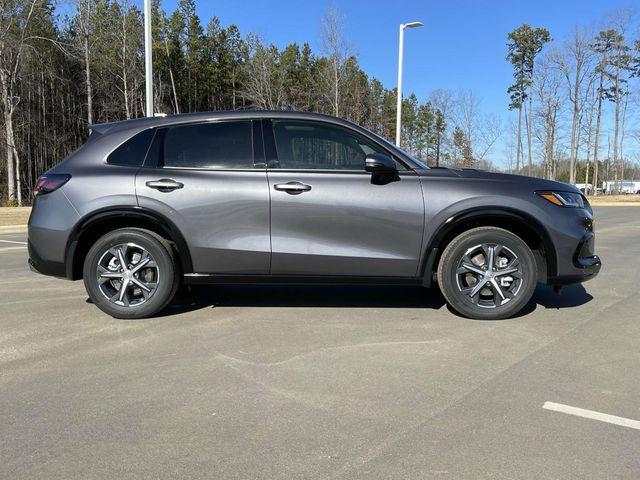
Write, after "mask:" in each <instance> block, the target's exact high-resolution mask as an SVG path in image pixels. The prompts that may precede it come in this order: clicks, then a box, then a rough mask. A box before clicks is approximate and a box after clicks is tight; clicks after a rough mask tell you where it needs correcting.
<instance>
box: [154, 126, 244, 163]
mask: <svg viewBox="0 0 640 480" xmlns="http://www.w3.org/2000/svg"><path fill="white" fill-rule="evenodd" d="M163 150H164V153H163V159H164V166H165V167H187V168H214V169H226V168H253V148H252V138H251V122H250V121H237V122H216V123H200V124H196V125H178V126H175V127H170V128H168V129H167V130H166V133H165V136H164V149H163Z"/></svg>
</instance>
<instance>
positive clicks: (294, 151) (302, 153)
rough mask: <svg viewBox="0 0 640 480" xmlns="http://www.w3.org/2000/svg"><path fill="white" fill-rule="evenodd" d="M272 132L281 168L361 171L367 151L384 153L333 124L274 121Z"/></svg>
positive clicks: (361, 138) (358, 136) (368, 152)
mask: <svg viewBox="0 0 640 480" xmlns="http://www.w3.org/2000/svg"><path fill="white" fill-rule="evenodd" d="M273 131H274V134H275V140H276V148H277V151H278V163H279V168H283V169H305V170H307V169H311V170H352V171H353V170H355V171H364V170H365V168H364V164H365V158H366V156H367V155H368V154H370V153H373V152H380V153H386V152H384V150H382V149H381V148H380V147H378V146H377V145H375V144H374V143H372V142H370V141H368V140H367V139H365V138H364V137H362V136H360V135H358V134H355V133H352V132H350V131H349V130H348V129H346V128H343V127H338V126H335V125H329V124H324V123H319V122H308V121H294V120H274V121H273ZM398 168H401V169H402V168H403V167H402V166H400V165H398Z"/></svg>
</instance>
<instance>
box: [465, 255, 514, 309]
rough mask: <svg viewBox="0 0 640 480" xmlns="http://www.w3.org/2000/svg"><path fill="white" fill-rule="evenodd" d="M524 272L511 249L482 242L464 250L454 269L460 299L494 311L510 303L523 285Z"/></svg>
mask: <svg viewBox="0 0 640 480" xmlns="http://www.w3.org/2000/svg"><path fill="white" fill-rule="evenodd" d="M523 280H524V273H523V269H522V265H521V263H520V260H519V259H518V256H517V255H516V254H515V253H514V252H513V250H511V249H509V248H507V247H506V246H504V245H500V244H496V243H482V244H478V245H475V246H473V247H471V248H469V249H467V250H466V252H465V253H464V254H463V255H462V257H461V258H460V260H459V262H458V265H457V270H456V282H457V286H458V289H459V291H460V292H461V293H462V295H463V297H464V298H465V299H466V300H467V301H469V302H471V303H472V304H473V305H475V306H478V307H482V308H497V307H500V306H502V305H504V304H506V303H508V302H510V301H511V300H513V299H514V298H515V297H516V296H517V295H518V293H519V292H520V289H521V287H522V285H523Z"/></svg>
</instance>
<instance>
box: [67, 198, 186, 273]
mask: <svg viewBox="0 0 640 480" xmlns="http://www.w3.org/2000/svg"><path fill="white" fill-rule="evenodd" d="M126 227H136V228H144V229H147V230H150V231H152V232H155V233H157V234H158V235H161V236H162V237H163V238H166V239H167V240H169V241H170V242H171V243H172V244H173V246H174V249H175V251H176V254H177V256H178V258H179V262H180V266H181V270H182V272H183V273H193V264H192V261H191V254H190V253H189V247H188V245H187V242H186V241H185V239H184V236H183V235H182V232H180V230H179V229H178V227H176V225H175V224H174V223H173V222H172V221H171V220H169V219H168V218H166V217H165V216H164V215H161V214H159V213H157V212H153V211H150V210H147V209H144V208H140V207H129V206H124V207H110V208H105V209H101V210H98V211H96V212H92V213H91V214H89V215H87V216H86V217H84V218H82V219H81V220H80V221H79V222H78V224H77V225H76V227H75V228H74V230H73V232H72V233H71V235H70V236H69V240H68V241H67V247H66V254H65V266H66V276H67V278H70V279H71V280H78V279H80V278H82V266H83V263H84V259H85V257H86V255H87V253H88V251H89V249H90V248H91V245H93V243H94V242H95V241H96V240H97V239H98V238H100V237H101V236H102V235H104V234H105V233H107V232H109V231H112V230H115V229H118V228H126Z"/></svg>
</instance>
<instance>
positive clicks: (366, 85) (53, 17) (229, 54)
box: [0, 0, 640, 205]
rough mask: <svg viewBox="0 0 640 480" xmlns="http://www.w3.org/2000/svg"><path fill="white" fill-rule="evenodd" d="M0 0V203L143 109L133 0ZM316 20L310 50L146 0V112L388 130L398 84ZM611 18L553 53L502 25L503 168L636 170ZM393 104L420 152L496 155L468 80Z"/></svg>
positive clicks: (626, 76)
mask: <svg viewBox="0 0 640 480" xmlns="http://www.w3.org/2000/svg"><path fill="white" fill-rule="evenodd" d="M0 7H1V14H0V97H1V98H0V109H1V110H2V117H1V119H0V122H1V123H0V158H2V159H3V161H2V162H0V179H1V180H2V181H1V182H0V202H2V204H9V205H17V204H28V203H29V202H30V200H31V192H32V190H33V186H34V185H35V183H36V181H37V179H38V177H39V176H40V175H41V174H42V173H43V172H44V171H46V170H47V169H48V168H50V167H51V166H53V165H55V164H56V163H58V162H59V161H61V160H62V159H63V158H64V157H65V156H67V155H68V154H69V153H71V152H72V151H73V150H75V149H76V148H77V147H78V146H79V145H81V144H82V143H83V142H84V141H85V140H86V138H87V135H88V134H89V129H88V126H89V125H91V124H94V123H102V122H110V121H116V120H122V119H129V118H136V117H140V116H143V115H144V112H145V95H144V83H145V82H144V41H143V33H144V32H143V22H142V13H141V11H140V9H139V8H138V6H137V5H136V4H134V3H133V2H132V1H131V0H75V3H73V5H72V8H70V9H64V10H60V9H59V8H56V5H55V4H54V3H53V2H51V1H49V0H0ZM321 21H322V25H321V26H322V28H321V42H320V48H319V50H317V51H314V50H312V48H311V46H310V45H309V44H308V43H305V44H302V45H300V44H296V43H292V44H290V45H286V46H284V47H282V48H278V47H277V46H275V45H272V44H270V43H268V42H266V41H265V40H264V39H262V38H260V37H258V36H256V35H253V34H250V33H247V34H243V33H242V32H241V31H240V29H239V28H238V27H237V26H235V25H226V26H225V25H222V24H221V22H220V20H219V19H218V18H216V17H213V18H211V19H209V20H208V22H207V23H206V24H203V23H202V21H201V19H200V18H199V16H198V15H197V14H196V3H195V0H180V1H179V2H178V5H177V8H176V9H175V10H174V11H173V12H170V13H169V12H166V11H165V10H164V9H163V7H162V5H161V2H160V0H153V2H152V38H153V59H154V78H153V82H154V99H153V102H154V110H155V111H156V112H164V113H168V114H172V113H185V112H194V111H205V110H233V109H249V108H255V109H290V110H304V111H316V112H322V113H328V114H331V115H336V116H340V117H344V118H346V119H348V120H351V121H353V122H355V123H358V124H360V125H363V126H364V127H366V128H369V129H370V130H373V131H374V132H376V133H378V134H380V135H382V136H383V137H385V138H387V139H389V140H392V139H393V138H394V137H395V117H396V92H395V89H393V88H388V87H386V86H385V85H383V84H382V82H380V81H379V80H378V79H376V78H375V77H372V76H370V75H368V74H367V73H366V72H365V71H364V70H363V69H362V68H361V67H360V65H359V62H358V57H357V55H356V54H355V53H354V51H353V48H352V46H351V45H350V44H349V42H348V41H347V40H346V35H345V31H344V25H345V23H344V20H343V17H342V14H341V13H340V12H339V11H338V10H336V9H335V8H329V10H328V11H327V13H326V15H325V16H324V18H323V19H322V20H321ZM629 25H630V23H629V22H628V24H627V26H626V28H627V29H628V28H629ZM609 30H612V31H615V32H616V33H615V35H614V34H609V33H603V35H605V36H604V37H602V38H600V34H601V33H602V32H600V33H598V34H597V35H591V34H590V33H587V32H586V31H582V30H580V31H578V30H576V32H580V33H579V34H578V33H576V36H577V37H576V39H574V41H573V42H569V41H568V43H567V46H566V47H563V48H562V49H557V50H556V49H553V53H551V49H549V48H547V47H548V45H547V44H548V43H550V42H551V36H550V34H549V33H548V32H546V30H544V29H539V28H533V27H529V26H527V25H523V26H522V27H519V28H518V29H516V30H514V32H512V33H511V34H509V38H508V39H507V40H508V44H507V48H508V60H509V61H511V62H512V64H513V65H514V80H515V82H514V85H513V87H511V88H510V89H509V95H510V96H511V105H510V106H511V108H513V109H514V110H517V112H518V118H519V119H520V121H519V122H518V128H513V129H512V130H513V131H514V133H513V135H510V137H513V138H514V139H517V141H514V142H511V143H514V146H513V147H510V148H509V149H508V150H509V151H508V152H503V153H505V155H506V157H508V159H509V162H510V165H508V169H509V170H510V171H513V172H519V173H528V174H531V175H540V176H547V177H549V178H560V179H564V177H563V176H564V175H565V173H566V172H567V171H568V172H570V173H569V174H568V178H567V179H566V181H569V180H571V181H575V180H579V179H581V178H582V177H580V178H579V177H578V176H576V175H577V174H580V175H584V173H583V172H584V171H585V168H581V165H582V164H583V163H584V162H585V161H586V165H592V167H591V170H592V171H593V173H591V175H592V178H593V177H594V176H596V175H597V173H596V171H599V172H600V177H599V178H609V177H607V175H609V173H611V172H614V171H615V172H616V174H619V175H621V176H624V175H625V174H624V169H626V172H627V173H629V171H630V170H629V169H630V168H637V166H636V167H633V165H632V162H631V161H630V160H629V159H628V156H626V154H624V153H623V148H622V147H623V145H624V142H625V138H626V140H627V141H629V139H630V138H634V137H633V136H634V135H635V134H634V132H633V131H631V129H630V128H628V125H629V123H628V122H629V121H630V120H629V119H630V117H631V111H632V110H633V108H632V103H629V102H630V100H629V99H630V98H631V97H632V95H631V89H630V87H629V85H630V80H631V79H632V78H633V77H634V75H636V74H637V70H638V60H637V55H635V52H636V51H637V50H638V48H640V46H639V45H638V42H637V41H636V44H635V50H634V48H632V47H633V46H629V44H628V39H627V36H626V35H627V30H623V29H622V27H621V26H619V27H615V28H611V29H607V30H606V31H607V32H608V31H609ZM545 32H546V33H545ZM611 35H613V36H611ZM578 37H579V39H580V41H579V42H578V44H579V48H578V46H576V45H575V42H577V41H578V40H577V38H578ZM620 37H622V38H620ZM572 45H573V47H572ZM620 45H625V46H627V48H626V50H624V52H623V50H621V48H622V47H621V46H620ZM578 49H579V50H580V52H582V53H579V52H578V51H577V50H578ZM547 50H548V51H547ZM623 53H624V55H626V56H625V57H624V58H623V56H622V55H623ZM583 56H584V58H583ZM627 57H628V60H627ZM576 72H577V73H576ZM576 82H577V83H578V85H577V86H576ZM554 88H555V90H554ZM609 103H612V104H615V105H616V107H615V109H614V112H615V118H616V123H615V124H616V125H617V127H616V129H617V130H616V132H617V133H616V135H617V136H615V138H614V139H613V140H612V142H613V145H614V153H613V157H612V160H611V161H610V162H609V163H607V162H608V156H605V155H604V154H603V150H604V148H603V147H602V137H603V136H604V134H603V131H604V130H605V125H608V124H606V122H605V120H604V118H605V114H606V112H607V111H608V109H607V108H606V106H607V105H608V104H609ZM569 105H571V106H573V108H572V109H570V108H568V106H569ZM402 108H403V131H402V144H403V148H405V149H407V150H408V151H409V152H410V153H412V154H413V155H414V156H416V157H417V158H418V159H420V160H422V161H423V162H425V163H427V164H429V165H431V166H440V165H453V166H463V167H480V168H491V169H495V168H496V164H495V162H492V161H491V159H492V158H493V159H495V158H496V155H498V153H497V152H496V150H497V145H498V144H499V141H500V140H502V141H503V142H505V141H506V140H505V138H502V139H501V137H505V135H509V128H507V127H508V126H507V127H505V125H504V122H502V121H501V120H500V119H499V118H498V117H497V116H495V115H487V114H486V113H484V111H483V109H482V102H481V100H480V98H479V97H478V96H477V95H476V94H475V93H474V92H473V90H465V91H458V92H452V91H449V90H446V89H440V90H436V91H434V92H432V93H431V95H430V96H429V98H427V99H425V100H422V101H421V100H419V99H418V97H417V96H416V95H414V94H410V95H408V96H407V97H406V98H405V99H404V100H403V107H402ZM603 111H604V112H605V114H603ZM567 115H568V116H570V117H571V118H572V122H571V132H572V133H571V136H570V137H571V142H568V141H567V138H566V135H565V133H564V131H565V130H566V128H565V125H564V122H565V117H567ZM594 119H595V120H594ZM523 124H524V126H525V128H524V130H525V132H524V133H523V131H522V130H523V128H522V127H523ZM505 132H507V133H505ZM523 139H526V145H527V148H526V154H527V156H526V157H527V162H526V165H525V161H524V159H525V155H524V153H525V149H524V148H523V143H525V142H523ZM599 140H600V144H599ZM506 142H507V144H509V145H510V143H509V141H506ZM609 143H611V142H609ZM569 144H570V148H569V147H568V146H567V145H569ZM567 152H568V153H567ZM598 152H600V156H598ZM514 153H515V155H514ZM585 153H586V155H587V156H586V160H585ZM513 156H515V162H513V161H511V160H512V159H511V157H513ZM603 162H604V163H603ZM598 166H600V168H599V170H598ZM603 169H604V171H605V172H608V173H602V172H603ZM621 169H622V171H621ZM609 170H610V171H611V172H609ZM586 171H587V172H588V171H589V168H588V167H587V168H586ZM586 175H587V177H588V176H589V173H586Z"/></svg>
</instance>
